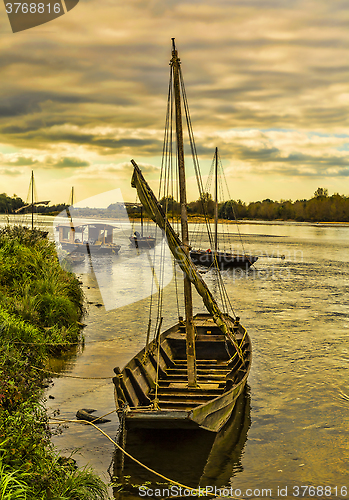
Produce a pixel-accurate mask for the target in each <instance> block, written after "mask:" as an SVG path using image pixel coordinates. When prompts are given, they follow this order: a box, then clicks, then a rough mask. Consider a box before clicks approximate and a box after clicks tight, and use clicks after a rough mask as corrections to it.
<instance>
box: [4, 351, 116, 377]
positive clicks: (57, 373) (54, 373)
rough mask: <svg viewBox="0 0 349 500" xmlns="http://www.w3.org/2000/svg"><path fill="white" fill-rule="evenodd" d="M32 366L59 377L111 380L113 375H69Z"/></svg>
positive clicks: (17, 360) (31, 366)
mask: <svg viewBox="0 0 349 500" xmlns="http://www.w3.org/2000/svg"><path fill="white" fill-rule="evenodd" d="M8 357H9V358H11V359H13V360H15V361H16V362H17V363H19V362H20V360H19V359H16V358H13V357H12V356H8ZM29 367H30V368H33V369H34V370H38V371H40V372H44V373H49V374H50V375H58V376H59V377H66V378H79V379H83V380H110V379H112V378H113V377H112V376H109V377H81V376H79V375H68V374H67V373H59V372H54V371H52V370H48V369H47V368H38V367H37V366H33V365H29Z"/></svg>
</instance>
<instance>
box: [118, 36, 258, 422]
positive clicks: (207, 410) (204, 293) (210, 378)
mask: <svg viewBox="0 0 349 500" xmlns="http://www.w3.org/2000/svg"><path fill="white" fill-rule="evenodd" d="M171 75H172V77H173V78H172V81H173V89H174V101H175V104H176V133H177V158H178V170H179V176H178V177H179V192H180V204H181V228H182V236H181V239H180V238H179V236H178V234H177V233H176V231H175V230H174V229H173V228H172V226H171V224H170V222H169V221H168V219H167V216H166V213H165V212H164V211H163V209H162V207H161V205H160V203H159V202H158V201H157V199H156V197H155V195H154V193H153V192H152V190H151V188H150V186H149V185H148V184H147V182H146V180H145V179H144V177H143V175H142V173H141V170H140V169H139V167H138V165H137V164H136V162H134V161H133V160H132V164H133V166H134V171H133V177H132V186H133V187H135V188H136V189H137V193H138V197H139V199H140V201H141V203H142V205H143V206H144V207H145V210H146V211H147V213H148V215H149V217H150V218H151V219H152V220H153V221H154V222H155V223H156V224H157V225H158V226H159V228H160V229H161V230H162V231H163V233H164V234H165V236H166V240H167V243H168V246H169V248H170V250H171V252H172V254H173V256H174V258H175V261H176V262H177V263H178V265H179V266H180V268H181V270H182V271H183V276H184V277H183V281H184V301H185V319H184V320H183V318H182V317H179V320H178V322H177V323H176V324H175V325H174V326H172V327H171V328H169V329H167V330H166V331H165V332H163V333H160V331H161V324H162V319H161V318H158V319H159V320H160V321H159V322H158V324H157V328H156V331H155V335H154V339H153V340H152V341H151V342H149V329H150V322H149V327H148V335H147V341H146V346H145V348H144V349H143V350H141V351H140V352H139V353H138V354H137V355H136V356H135V357H134V358H133V359H132V360H131V361H130V362H129V363H127V365H126V366H125V368H124V369H123V370H122V371H121V370H120V369H119V368H118V367H117V368H115V369H114V371H115V375H116V376H115V377H114V378H113V382H114V386H115V402H116V407H117V410H118V413H119V416H120V418H121V419H122V420H125V422H126V427H128V428H130V427H155V428H202V429H206V430H208V431H212V432H218V431H219V430H220V429H221V428H222V427H223V426H224V424H225V423H226V422H227V421H228V420H229V417H230V415H231V414H232V411H233V409H234V405H235V402H236V400H237V399H238V397H239V395H240V394H241V392H242V391H243V389H244V386H245V384H246V380H247V377H248V374H249V370H250V366H251V358H252V348H251V342H250V339H249V336H248V334H247V332H246V330H245V328H244V327H243V326H242V325H241V324H240V321H239V318H238V317H235V318H233V317H232V316H231V315H230V314H228V313H227V312H222V311H221V310H220V308H219V306H218V304H217V302H216V300H215V299H214V297H213V295H212V294H211V292H210V290H209V289H208V287H207V285H206V283H205V281H204V280H203V278H202V277H201V276H200V274H199V273H198V271H197V269H196V267H195V265H194V264H193V262H192V260H191V259H190V256H189V238H188V236H189V233H188V220H187V211H186V207H187V203H186V185H185V170H184V151H183V135H182V117H181V96H180V80H181V78H182V77H181V69H180V61H179V58H178V53H177V49H176V47H175V43H174V39H172V59H171ZM192 287H195V289H196V291H197V292H198V293H199V295H200V296H201V298H202V301H203V303H204V305H205V307H206V309H207V311H208V313H200V314H197V315H195V317H194V316H193V305H192Z"/></svg>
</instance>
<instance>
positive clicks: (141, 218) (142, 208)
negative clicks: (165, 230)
mask: <svg viewBox="0 0 349 500" xmlns="http://www.w3.org/2000/svg"><path fill="white" fill-rule="evenodd" d="M141 237H142V238H143V205H141Z"/></svg>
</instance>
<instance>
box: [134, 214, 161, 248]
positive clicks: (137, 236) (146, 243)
mask: <svg viewBox="0 0 349 500" xmlns="http://www.w3.org/2000/svg"><path fill="white" fill-rule="evenodd" d="M140 210H141V233H139V232H138V231H135V232H134V233H133V235H132V236H130V238H129V239H130V242H131V244H132V245H133V246H135V247H136V248H154V246H155V243H156V238H153V237H152V236H144V230H143V205H141V206H140Z"/></svg>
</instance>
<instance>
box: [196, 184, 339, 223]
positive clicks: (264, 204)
mask: <svg viewBox="0 0 349 500" xmlns="http://www.w3.org/2000/svg"><path fill="white" fill-rule="evenodd" d="M211 200H212V198H211ZM200 206H201V203H200V199H199V200H197V201H195V202H191V203H189V205H188V211H189V213H191V214H200V215H202V213H203V212H202V210H200ZM212 213H213V212H212V211H211V213H210V215H211V214H212ZM218 216H219V217H220V218H221V219H231V220H233V219H234V218H235V217H236V218H237V219H260V220H295V221H312V222H320V221H323V222H331V221H336V222H349V197H346V196H343V195H340V194H338V193H336V194H333V195H332V196H329V195H328V190H327V189H325V188H321V187H319V188H317V190H316V191H315V193H314V196H313V198H311V199H310V200H297V201H292V200H281V201H273V200H271V199H269V198H267V199H265V200H263V201H255V202H251V203H249V204H248V205H246V203H244V202H243V201H241V200H237V201H235V200H228V201H226V202H225V203H221V204H220V205H219V210H218Z"/></svg>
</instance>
